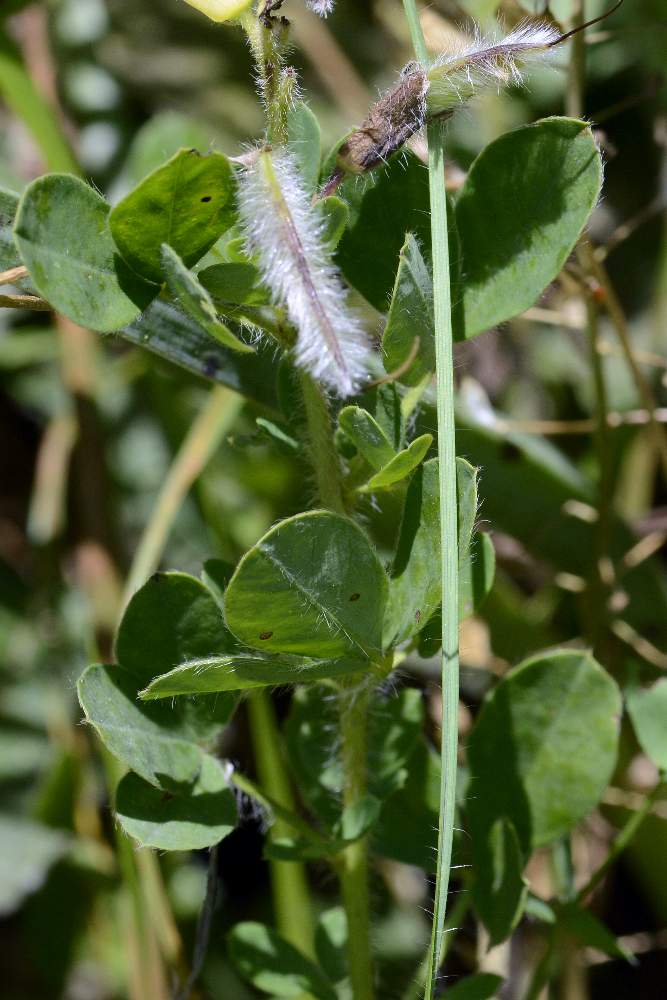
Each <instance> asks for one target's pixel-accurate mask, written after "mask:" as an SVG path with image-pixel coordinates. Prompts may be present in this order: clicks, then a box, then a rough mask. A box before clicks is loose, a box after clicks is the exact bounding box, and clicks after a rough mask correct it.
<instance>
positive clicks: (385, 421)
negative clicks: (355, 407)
mask: <svg viewBox="0 0 667 1000" xmlns="http://www.w3.org/2000/svg"><path fill="white" fill-rule="evenodd" d="M364 400H368V404H367V409H368V410H369V411H370V412H372V414H373V416H374V417H375V420H376V421H377V423H378V424H379V425H380V427H381V428H382V430H383V431H384V433H385V436H386V437H387V439H388V440H389V443H390V444H391V446H392V448H393V449H394V451H396V452H398V451H401V449H402V448H403V446H404V444H405V419H404V417H403V411H402V409H401V395H400V393H399V391H398V389H397V387H396V384H395V382H389V383H386V384H384V385H376V386H374V387H373V388H371V389H367V390H366V392H365V393H364Z"/></svg>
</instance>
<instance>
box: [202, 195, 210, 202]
mask: <svg viewBox="0 0 667 1000" xmlns="http://www.w3.org/2000/svg"><path fill="white" fill-rule="evenodd" d="M210 200H211V195H210V194H205V195H204V197H203V198H202V201H210Z"/></svg>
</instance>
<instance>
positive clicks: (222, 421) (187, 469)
mask: <svg viewBox="0 0 667 1000" xmlns="http://www.w3.org/2000/svg"><path fill="white" fill-rule="evenodd" d="M242 405H243V398H242V397H241V396H239V395H237V394H236V393H234V392H232V391H231V389H226V388H223V387H221V386H216V387H215V388H213V389H212V390H211V392H210V393H209V396H208V399H207V400H206V403H205V405H204V407H203V408H202V410H201V411H200V413H199V414H198V415H197V417H196V419H195V420H194V421H193V423H192V424H191V426H190V429H189V431H188V433H187V435H186V436H185V438H184V440H183V443H182V444H181V446H180V448H179V450H178V452H177V454H176V457H175V458H174V461H173V462H172V464H171V467H170V469H169V471H168V473H167V475H166V477H165V480H164V483H163V485H162V489H161V490H160V493H159V495H158V498H157V501H156V503H155V506H154V507H153V510H152V512H151V516H150V518H149V520H148V524H147V525H146V528H145V531H144V533H143V535H142V537H141V540H140V542H139V545H138V547H137V550H136V553H135V555H134V559H133V560H132V566H131V567H130V572H129V574H128V577H127V583H126V585H125V593H124V597H123V602H122V603H123V609H124V608H125V606H126V605H127V603H128V601H129V600H130V598H131V597H132V595H133V593H134V592H135V590H137V589H138V588H139V587H141V586H142V585H143V584H144V583H145V582H146V580H147V579H148V577H149V576H150V575H151V574H152V573H154V572H155V570H156V569H157V567H158V565H159V562H160V557H161V556H162V553H163V551H164V547H165V545H166V543H167V539H168V538H169V534H170V533H171V529H172V527H173V525H174V521H175V520H176V517H177V515H178V512H179V511H180V509H181V506H182V504H183V501H184V499H185V497H186V496H187V493H188V491H189V490H190V487H191V486H192V484H193V483H194V482H195V480H196V479H197V477H198V476H199V475H200V474H201V472H202V470H203V469H204V467H205V466H206V464H207V463H208V461H209V460H210V458H211V457H212V455H213V453H214V452H215V450H216V448H217V447H218V445H219V444H220V441H221V440H222V438H223V436H224V434H225V433H226V432H227V431H229V430H230V429H231V427H232V425H233V423H234V421H235V420H236V418H237V416H238V414H239V411H240V409H241V407H242Z"/></svg>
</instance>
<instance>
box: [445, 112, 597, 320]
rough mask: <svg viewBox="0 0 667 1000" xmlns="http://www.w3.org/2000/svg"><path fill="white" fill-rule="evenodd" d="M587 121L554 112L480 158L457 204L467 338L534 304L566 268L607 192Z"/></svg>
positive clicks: (492, 145)
mask: <svg viewBox="0 0 667 1000" xmlns="http://www.w3.org/2000/svg"><path fill="white" fill-rule="evenodd" d="M601 183H602V166H601V160H600V153H599V151H598V148H597V146H596V144H595V140H594V139H593V135H592V133H591V129H590V127H589V126H588V125H587V123H586V122H581V121H577V120H575V119H572V118H547V119H545V120H544V121H541V122H537V123H536V124H534V125H527V126H524V127H523V128H520V129H517V130H516V131H514V132H509V133H507V134H506V135H503V136H501V137H500V138H499V139H496V141H495V142H492V143H490V144H489V145H488V146H487V147H486V148H485V149H484V150H483V152H482V153H480V155H479V156H478V157H477V159H476V160H475V162H474V163H473V165H472V167H471V168H470V171H469V173H468V176H467V179H466V182H465V184H464V185H463V188H462V190H461V193H460V195H459V197H458V200H457V202H456V225H457V229H458V232H459V237H460V241H461V253H462V258H463V273H464V276H465V278H464V283H463V312H464V326H465V337H466V338H468V337H473V336H474V335H475V334H477V333H481V332H482V331H483V330H488V329H489V327H492V326H496V325H497V324H498V323H502V322H503V321H504V320H506V319H509V318H510V317H512V316H516V315H517V314H518V313H520V312H523V311H524V310H525V309H528V308H529V307H530V306H532V305H533V304H534V303H535V302H536V300H537V298H538V297H539V295H540V294H541V293H542V292H543V291H544V289H545V288H546V286H547V285H548V284H549V283H550V282H551V281H553V280H554V278H555V277H556V275H557V274H558V273H559V271H560V270H561V268H562V266H563V264H564V263H565V261H566V259H567V257H568V255H569V254H570V252H571V250H572V248H573V247H574V245H575V243H576V241H577V239H578V238H579V235H580V233H581V231H582V229H583V227H584V225H585V224H586V220H587V219H588V217H589V215H590V213H591V211H592V209H593V207H594V206H595V203H596V201H597V199H598V196H599V193H600V187H601Z"/></svg>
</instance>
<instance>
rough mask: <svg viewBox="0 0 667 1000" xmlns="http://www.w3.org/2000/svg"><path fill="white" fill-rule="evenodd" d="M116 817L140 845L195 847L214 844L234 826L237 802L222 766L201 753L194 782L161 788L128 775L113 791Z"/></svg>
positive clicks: (172, 848) (165, 848) (175, 848)
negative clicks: (176, 786) (184, 785)
mask: <svg viewBox="0 0 667 1000" xmlns="http://www.w3.org/2000/svg"><path fill="white" fill-rule="evenodd" d="M116 815H117V817H118V820H119V822H120V824H121V826H122V827H123V829H124V830H125V832H126V833H128V834H129V835H130V836H131V837H134V839H135V840H137V841H138V842H139V843H140V844H141V846H142V847H155V848H157V849H158V850H161V851H196V850H201V849H202V848H205V847H212V846H213V844H217V843H219V841H221V840H222V839H223V838H224V837H227V836H228V835H229V834H230V833H231V832H232V830H233V829H234V827H235V825H236V819H237V817H236V802H235V799H234V795H233V793H232V791H231V790H230V788H229V784H228V782H227V779H226V777H225V772H224V770H223V767H222V765H221V764H220V763H219V762H218V761H217V760H215V758H213V757H211V756H209V754H202V755H201V769H200V771H199V774H198V775H197V779H196V781H195V782H194V783H193V784H191V785H188V787H187V788H180V789H178V788H173V789H170V790H168V791H162V790H160V789H159V788H155V787H154V786H153V785H150V784H148V783H147V782H146V781H143V780H142V779H141V778H140V777H138V776H137V775H136V774H131V773H130V774H126V775H125V777H124V778H123V779H122V780H121V782H120V784H119V785H118V788H117V790H116Z"/></svg>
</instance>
